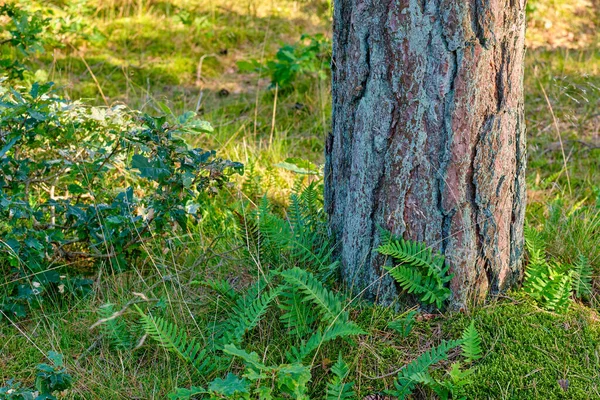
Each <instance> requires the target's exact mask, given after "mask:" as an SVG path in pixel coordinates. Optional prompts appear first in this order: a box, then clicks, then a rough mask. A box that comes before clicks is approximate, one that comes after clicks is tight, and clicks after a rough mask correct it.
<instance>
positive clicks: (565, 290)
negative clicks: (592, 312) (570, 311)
mask: <svg viewBox="0 0 600 400" xmlns="http://www.w3.org/2000/svg"><path fill="white" fill-rule="evenodd" d="M552 272H554V271H552ZM550 279H551V282H552V284H550V285H547V286H546V288H547V290H546V291H545V292H544V300H545V306H546V308H547V309H549V310H555V311H558V312H563V311H566V309H567V308H568V307H569V299H570V298H571V293H572V290H573V272H572V271H569V272H557V273H555V274H551V276H550Z"/></svg>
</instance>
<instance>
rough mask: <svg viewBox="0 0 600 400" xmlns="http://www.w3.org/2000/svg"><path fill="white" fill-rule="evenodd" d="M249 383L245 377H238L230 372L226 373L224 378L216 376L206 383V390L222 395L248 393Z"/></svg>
mask: <svg viewBox="0 0 600 400" xmlns="http://www.w3.org/2000/svg"><path fill="white" fill-rule="evenodd" d="M249 387H250V384H249V383H248V382H247V381H246V380H245V379H240V378H238V377H237V376H235V375H234V374H232V373H229V374H227V376H226V377H225V379H221V378H217V379H215V380H214V381H212V382H211V383H210V384H209V385H208V390H210V391H212V392H214V393H217V394H221V395H223V396H233V395H234V394H243V393H250V392H249V391H248V390H249Z"/></svg>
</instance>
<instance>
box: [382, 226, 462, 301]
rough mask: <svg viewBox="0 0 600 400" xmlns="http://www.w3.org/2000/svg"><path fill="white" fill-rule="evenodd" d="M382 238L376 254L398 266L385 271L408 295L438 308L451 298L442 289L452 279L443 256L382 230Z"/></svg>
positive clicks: (445, 290)
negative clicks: (418, 297)
mask: <svg viewBox="0 0 600 400" xmlns="http://www.w3.org/2000/svg"><path fill="white" fill-rule="evenodd" d="M382 238H383V244H382V245H381V246H379V247H378V249H377V251H378V252H379V253H381V254H384V255H387V256H390V257H392V258H393V259H395V260H396V261H398V262H400V264H399V265H396V266H394V267H390V266H385V267H384V268H385V269H386V270H387V271H388V272H389V273H390V275H391V276H392V277H393V278H394V279H395V280H396V281H397V282H398V283H399V284H400V286H401V287H402V288H403V289H404V290H406V291H408V293H415V294H417V295H419V296H420V298H421V301H423V302H425V303H428V304H433V303H435V305H436V306H437V307H438V308H441V307H442V305H443V303H444V301H445V300H447V299H448V298H449V297H450V295H451V292H450V289H448V288H447V287H446V286H445V285H446V284H447V283H448V282H449V281H450V280H451V279H452V275H451V274H449V273H448V269H449V265H447V264H446V262H445V260H444V256H443V255H442V254H440V253H434V252H433V250H432V249H431V248H429V247H427V245H426V244H424V243H419V242H415V241H412V240H404V239H402V238H401V237H397V236H394V235H392V234H391V233H390V232H387V231H385V230H382Z"/></svg>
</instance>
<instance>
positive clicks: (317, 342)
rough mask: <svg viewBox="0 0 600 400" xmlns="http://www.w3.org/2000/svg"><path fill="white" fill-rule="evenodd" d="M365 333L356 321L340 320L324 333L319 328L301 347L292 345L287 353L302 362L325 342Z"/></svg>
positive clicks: (287, 355) (288, 356)
mask: <svg viewBox="0 0 600 400" xmlns="http://www.w3.org/2000/svg"><path fill="white" fill-rule="evenodd" d="M364 333H365V332H364V331H363V330H362V329H361V328H360V327H359V326H357V325H356V324H355V323H354V322H350V321H347V322H342V321H339V320H338V321H336V322H335V323H333V325H331V326H329V327H328V328H327V329H325V332H324V333H322V332H321V330H317V331H316V332H315V333H314V334H313V335H312V336H311V337H310V338H309V339H308V340H307V341H306V342H302V344H301V345H300V346H299V347H292V348H291V349H290V351H288V352H287V353H286V357H287V359H288V360H290V361H292V362H302V361H304V359H305V358H306V357H308V356H309V355H310V354H311V353H312V352H313V351H315V350H316V349H318V348H319V346H321V345H323V344H324V343H327V342H329V341H332V340H334V339H337V338H340V337H349V336H356V335H362V334H364Z"/></svg>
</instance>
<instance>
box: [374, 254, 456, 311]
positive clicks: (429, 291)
mask: <svg viewBox="0 0 600 400" xmlns="http://www.w3.org/2000/svg"><path fill="white" fill-rule="evenodd" d="M384 268H385V269H386V270H387V271H388V272H389V273H390V275H391V276H392V277H393V278H394V279H395V280H396V281H397V282H398V284H399V285H400V286H401V287H402V288H403V289H404V290H406V291H407V292H408V293H416V294H418V295H420V296H421V301H423V302H424V303H428V304H433V303H435V305H436V307H438V308H441V307H442V305H443V303H444V301H446V300H447V299H448V298H449V297H450V295H451V294H452V292H451V291H450V289H448V288H447V287H445V286H441V285H440V284H439V282H436V281H435V280H433V279H432V278H431V277H430V276H424V275H423V274H422V273H421V272H420V271H419V270H417V269H414V268H409V267H405V266H403V265H397V266H395V267H388V266H385V267H384Z"/></svg>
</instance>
